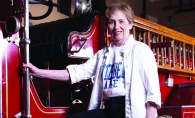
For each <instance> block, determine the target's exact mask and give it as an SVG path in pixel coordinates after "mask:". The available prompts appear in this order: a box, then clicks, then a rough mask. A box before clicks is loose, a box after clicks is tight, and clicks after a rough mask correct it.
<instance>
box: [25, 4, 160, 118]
mask: <svg viewBox="0 0 195 118" xmlns="http://www.w3.org/2000/svg"><path fill="white" fill-rule="evenodd" d="M106 18H107V27H108V30H109V31H110V34H111V36H112V39H113V43H111V44H110V46H108V47H105V48H103V49H101V50H99V51H98V52H97V53H96V54H95V55H94V56H93V57H92V58H91V59H89V60H88V61H87V62H86V63H84V64H81V65H69V66H67V68H66V69H65V70H43V69H38V68H37V67H35V66H33V65H32V64H30V63H29V64H24V65H23V66H24V68H25V67H27V68H29V69H30V70H31V72H32V73H31V74H32V75H33V76H36V77H42V78H51V79H55V80H63V81H70V82H71V83H72V84H73V83H76V82H79V81H81V80H83V78H90V77H92V76H95V79H94V85H93V90H92V94H91V99H90V103H89V108H88V109H89V110H88V111H85V112H81V113H78V114H75V115H72V116H68V118H87V117H88V118H124V117H126V118H156V116H157V109H158V108H160V106H161V99H160V98H161V96H160V88H159V81H158V73H157V65H156V62H155V58H154V55H153V52H152V51H151V49H150V48H149V47H148V46H147V45H146V44H144V43H141V42H138V41H136V40H135V39H134V38H133V35H132V34H130V30H131V29H132V26H133V21H134V13H133V11H132V9H131V7H130V6H128V5H126V4H123V3H116V4H113V5H111V6H109V7H108V8H107V10H106Z"/></svg>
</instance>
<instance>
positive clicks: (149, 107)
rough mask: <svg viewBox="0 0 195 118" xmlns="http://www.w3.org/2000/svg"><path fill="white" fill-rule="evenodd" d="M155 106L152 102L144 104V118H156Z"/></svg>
mask: <svg viewBox="0 0 195 118" xmlns="http://www.w3.org/2000/svg"><path fill="white" fill-rule="evenodd" d="M156 115H157V105H156V103H154V102H147V103H146V118H156Z"/></svg>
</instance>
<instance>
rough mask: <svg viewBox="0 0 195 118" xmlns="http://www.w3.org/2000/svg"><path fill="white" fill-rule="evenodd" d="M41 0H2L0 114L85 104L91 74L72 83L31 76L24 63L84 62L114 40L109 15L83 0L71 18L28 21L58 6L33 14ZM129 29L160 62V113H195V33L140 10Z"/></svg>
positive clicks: (24, 115) (68, 110)
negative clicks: (166, 24) (147, 16)
mask: <svg viewBox="0 0 195 118" xmlns="http://www.w3.org/2000/svg"><path fill="white" fill-rule="evenodd" d="M38 3H40V2H37V1H34V2H30V1H28V0H17V1H15V0H1V1H0V59H1V61H0V75H1V77H0V85H1V86H0V118H13V117H14V118H31V117H33V118H66V116H68V115H71V114H74V113H78V112H81V111H84V110H87V106H88V102H89V98H90V94H91V87H92V86H93V77H91V78H85V79H86V80H84V81H81V82H79V83H77V84H73V85H70V84H69V83H67V82H62V81H55V80H50V79H49V78H47V79H40V78H36V77H31V76H30V75H29V70H28V69H27V71H26V73H23V72H22V64H23V63H29V62H31V63H33V64H34V65H35V66H37V67H39V68H44V69H64V68H65V67H66V66H67V65H70V64H81V63H84V62H85V61H86V60H87V59H89V58H90V57H91V56H92V55H94V54H95V53H96V52H97V51H98V50H99V49H101V48H102V47H104V46H108V45H109V44H110V42H111V40H112V39H111V37H110V35H109V33H108V31H107V29H106V24H105V17H104V16H103V15H101V13H100V12H99V11H96V10H88V11H87V12H84V11H86V10H85V8H84V7H86V4H85V3H86V2H84V0H75V1H74V3H75V6H76V7H75V8H76V9H75V13H74V14H71V17H69V18H65V19H60V20H56V21H51V22H46V23H41V24H37V25H33V26H29V19H33V20H39V19H42V18H45V17H47V16H48V15H49V14H50V13H51V11H52V8H53V7H55V4H54V3H53V2H52V0H48V1H45V3H43V4H45V5H47V6H48V11H47V12H46V13H45V14H44V15H42V16H38V17H33V16H32V15H31V14H30V11H29V4H38ZM69 7H70V6H69ZM77 13H78V14H77ZM131 33H132V34H133V35H134V38H135V39H136V40H138V41H141V42H143V43H145V44H147V45H148V46H149V47H150V48H151V50H152V51H153V53H154V56H155V59H156V64H157V65H158V74H159V83H160V90H161V104H162V108H161V109H159V110H158V114H159V118H194V117H195V96H194V95H195V80H194V77H195V60H194V56H195V48H194V47H195V38H193V37H190V36H188V35H185V34H182V33H180V32H177V31H174V30H172V29H169V28H167V27H164V26H161V25H159V24H156V23H154V22H151V21H148V20H146V19H143V18H140V17H138V16H135V23H134V26H133V29H132V31H131Z"/></svg>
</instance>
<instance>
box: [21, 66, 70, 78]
mask: <svg viewBox="0 0 195 118" xmlns="http://www.w3.org/2000/svg"><path fill="white" fill-rule="evenodd" d="M26 68H29V70H30V75H31V76H35V77H39V78H50V79H54V80H60V81H69V79H70V77H69V72H68V70H67V69H64V70H46V69H39V68H37V67H35V66H34V65H33V64H31V63H28V64H23V72H25V71H26Z"/></svg>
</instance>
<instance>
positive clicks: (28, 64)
mask: <svg viewBox="0 0 195 118" xmlns="http://www.w3.org/2000/svg"><path fill="white" fill-rule="evenodd" d="M26 68H29V70H30V72H29V74H30V75H31V76H36V73H37V72H38V71H39V68H37V67H35V66H34V65H33V64H31V63H27V64H24V63H23V73H25V72H26Z"/></svg>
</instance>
